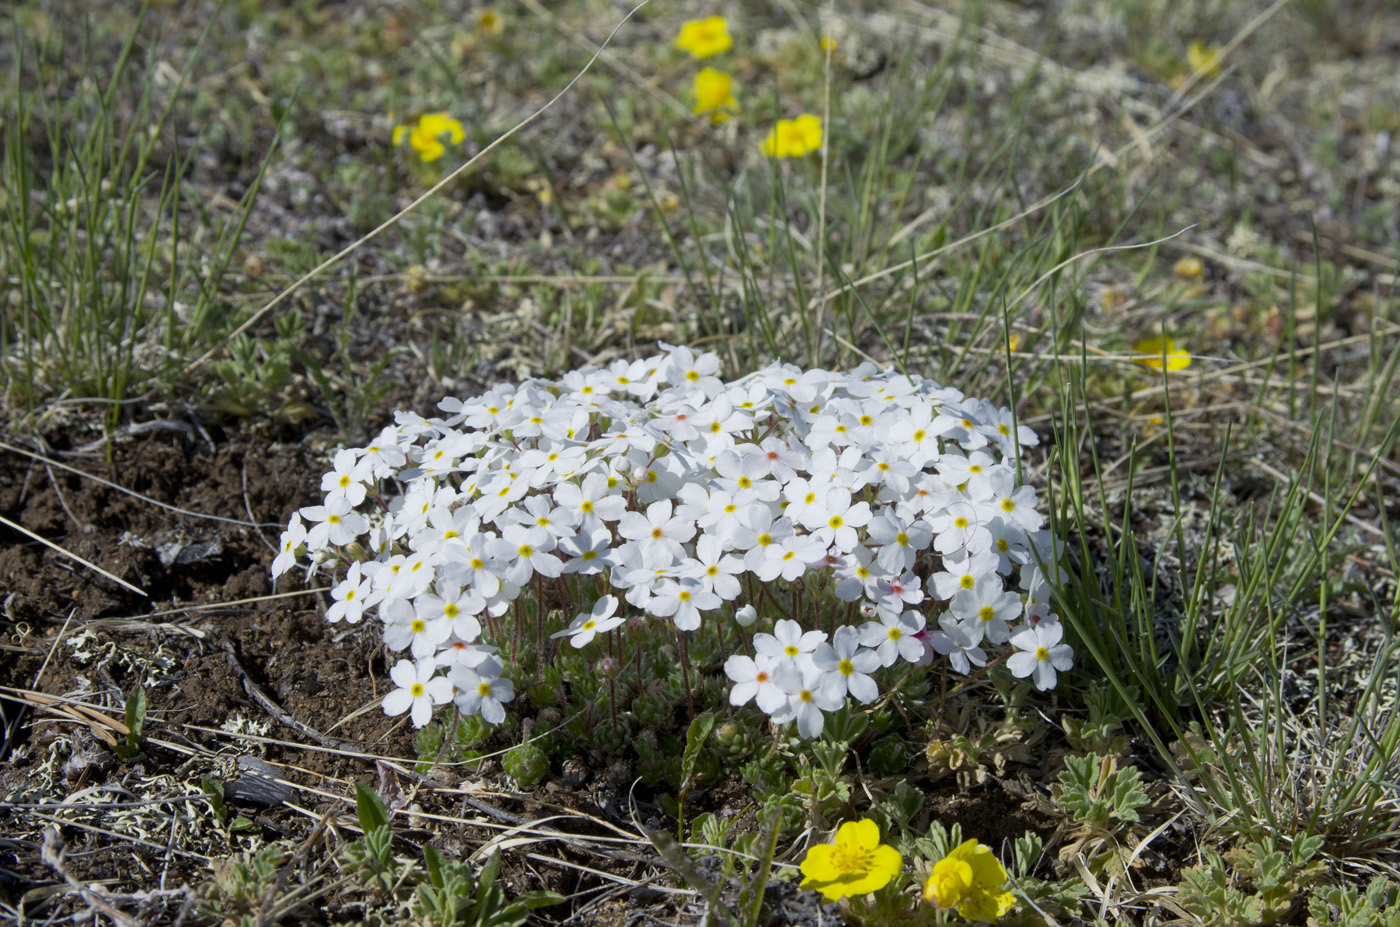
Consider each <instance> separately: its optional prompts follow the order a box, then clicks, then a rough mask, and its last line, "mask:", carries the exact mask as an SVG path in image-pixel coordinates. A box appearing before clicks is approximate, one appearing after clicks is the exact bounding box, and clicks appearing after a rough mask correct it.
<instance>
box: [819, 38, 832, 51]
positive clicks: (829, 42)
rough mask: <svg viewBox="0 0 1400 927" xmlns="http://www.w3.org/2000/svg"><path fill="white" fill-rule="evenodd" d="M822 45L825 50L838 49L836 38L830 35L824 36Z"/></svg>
mask: <svg viewBox="0 0 1400 927" xmlns="http://www.w3.org/2000/svg"><path fill="white" fill-rule="evenodd" d="M821 46H822V51H824V52H834V51H836V40H835V39H833V38H832V37H831V36H829V35H824V36H822V40H821Z"/></svg>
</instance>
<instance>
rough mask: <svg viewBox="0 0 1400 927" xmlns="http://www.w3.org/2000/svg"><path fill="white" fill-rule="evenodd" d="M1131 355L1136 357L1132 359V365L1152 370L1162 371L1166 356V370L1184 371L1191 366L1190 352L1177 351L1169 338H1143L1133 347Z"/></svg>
mask: <svg viewBox="0 0 1400 927" xmlns="http://www.w3.org/2000/svg"><path fill="white" fill-rule="evenodd" d="M1133 353H1134V354H1136V355H1138V356H1137V357H1134V358H1133V363H1135V364H1142V366H1144V367H1151V368H1152V369H1153V370H1161V369H1162V358H1163V355H1165V356H1166V363H1167V369H1168V370H1185V369H1186V368H1187V367H1190V366H1191V352H1190V351H1178V350H1177V347H1176V342H1175V341H1173V340H1172V339H1171V338H1144V339H1143V340H1142V341H1139V342H1138V343H1137V344H1135V345H1133Z"/></svg>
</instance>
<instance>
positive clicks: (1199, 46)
mask: <svg viewBox="0 0 1400 927" xmlns="http://www.w3.org/2000/svg"><path fill="white" fill-rule="evenodd" d="M1221 60H1222V57H1221V54H1220V49H1218V48H1216V47H1215V46H1213V45H1207V44H1206V43H1205V42H1202V41H1201V40H1200V39H1196V40H1195V41H1193V42H1192V43H1191V44H1190V45H1187V46H1186V64H1187V66H1188V67H1190V68H1191V72H1192V73H1193V74H1200V75H1201V76H1203V77H1219V76H1220V63H1221Z"/></svg>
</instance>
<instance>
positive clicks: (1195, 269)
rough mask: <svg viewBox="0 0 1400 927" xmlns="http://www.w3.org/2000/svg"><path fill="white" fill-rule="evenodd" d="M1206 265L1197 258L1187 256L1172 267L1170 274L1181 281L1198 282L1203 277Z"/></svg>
mask: <svg viewBox="0 0 1400 927" xmlns="http://www.w3.org/2000/svg"><path fill="white" fill-rule="evenodd" d="M1205 272H1206V265H1205V263H1204V262H1203V261H1202V260H1201V259H1200V258H1198V257H1194V256H1192V255H1189V254H1188V255H1187V256H1186V257H1184V258H1182V259H1181V260H1179V261H1177V262H1176V263H1175V264H1173V265H1172V273H1174V274H1176V275H1177V276H1178V277H1180V278H1181V279H1182V280H1199V279H1201V277H1203V276H1204V275H1205Z"/></svg>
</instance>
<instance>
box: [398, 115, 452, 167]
mask: <svg viewBox="0 0 1400 927" xmlns="http://www.w3.org/2000/svg"><path fill="white" fill-rule="evenodd" d="M466 137H467V135H466V132H464V131H463V130H462V124H461V123H460V122H458V121H457V120H456V119H453V118H452V117H451V116H449V115H447V114H446V113H428V114H426V115H424V116H420V117H419V119H418V125H416V126H412V127H409V126H398V127H397V128H395V129H394V144H395V145H401V144H403V141H404V139H405V138H407V139H408V144H409V145H411V146H412V147H413V150H414V151H416V152H418V157H420V158H422V159H423V160H424V161H425V162H430V161H436V160H437V159H438V158H441V157H442V156H443V154H444V153H446V151H447V146H448V145H460V144H461V143H462V142H463V140H465V139H466Z"/></svg>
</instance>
